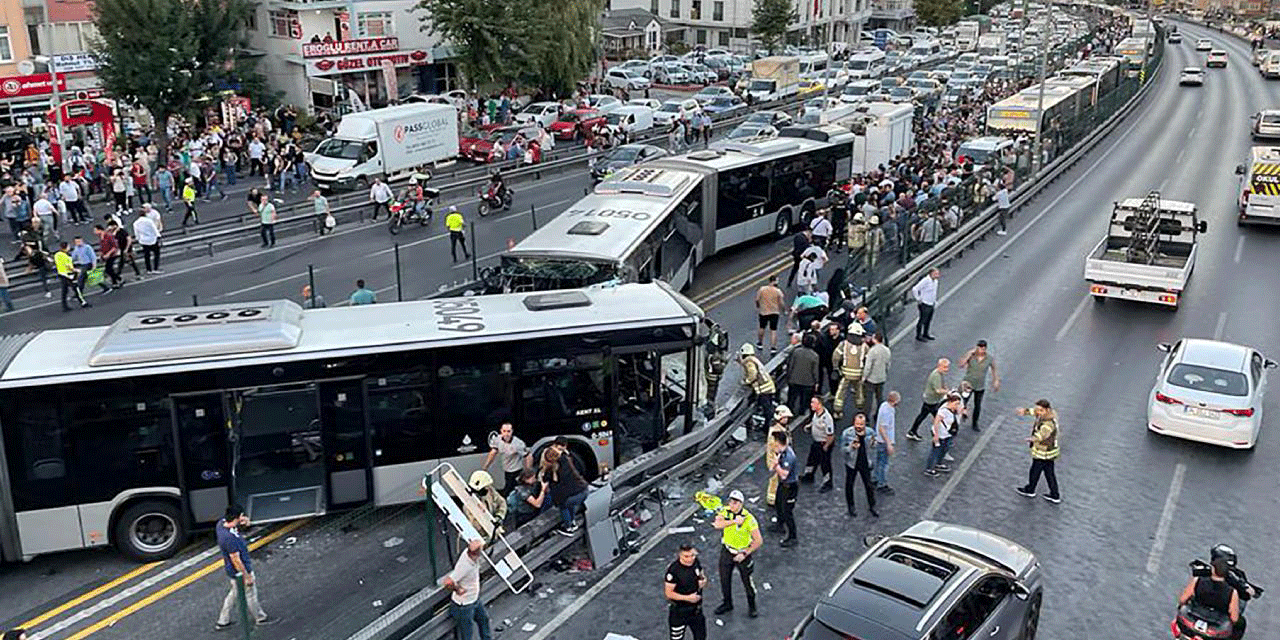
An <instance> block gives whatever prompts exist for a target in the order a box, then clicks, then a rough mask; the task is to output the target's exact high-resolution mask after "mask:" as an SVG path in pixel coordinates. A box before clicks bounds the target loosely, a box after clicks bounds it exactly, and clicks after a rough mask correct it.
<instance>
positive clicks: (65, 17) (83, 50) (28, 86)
mask: <svg viewBox="0 0 1280 640" xmlns="http://www.w3.org/2000/svg"><path fill="white" fill-rule="evenodd" d="M91 9H92V7H91V5H89V4H88V3H87V2H61V1H59V0H0V125H3V126H20V127H32V126H35V125H38V124H39V123H41V122H43V120H44V116H45V115H46V114H47V113H48V112H49V110H50V108H51V106H52V104H53V97H54V95H53V94H54V86H53V75H54V74H53V73H52V71H54V70H56V72H57V78H58V87H57V88H58V92H59V99H61V100H64V101H65V100H69V99H75V98H81V99H85V98H96V97H99V96H101V95H102V89H101V83H100V82H99V81H98V77H97V74H96V69H97V62H96V61H95V60H94V59H93V56H91V55H89V41H90V39H91V38H92V37H93V34H94V27H93V23H92V21H91V13H90V12H91Z"/></svg>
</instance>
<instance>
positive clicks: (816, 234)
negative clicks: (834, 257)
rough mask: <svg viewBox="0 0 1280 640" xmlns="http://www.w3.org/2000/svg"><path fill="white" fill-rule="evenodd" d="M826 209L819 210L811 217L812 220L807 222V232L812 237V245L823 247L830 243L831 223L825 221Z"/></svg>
mask: <svg viewBox="0 0 1280 640" xmlns="http://www.w3.org/2000/svg"><path fill="white" fill-rule="evenodd" d="M827 217H828V214H827V210H826V209H819V210H818V212H817V213H816V214H815V215H814V216H813V220H810V221H809V232H810V234H811V235H812V237H813V244H816V245H818V246H819V247H823V248H824V249H825V248H826V247H828V246H829V243H830V241H831V232H832V228H831V221H830V220H828V219H827Z"/></svg>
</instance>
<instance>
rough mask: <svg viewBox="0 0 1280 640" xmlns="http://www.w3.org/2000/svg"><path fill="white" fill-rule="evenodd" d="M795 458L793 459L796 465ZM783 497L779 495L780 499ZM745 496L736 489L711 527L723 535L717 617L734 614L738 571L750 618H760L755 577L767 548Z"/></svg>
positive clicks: (719, 511) (721, 536) (721, 537)
mask: <svg viewBox="0 0 1280 640" xmlns="http://www.w3.org/2000/svg"><path fill="white" fill-rule="evenodd" d="M794 459H795V456H794V455H793V456H792V461H793V462H794ZM781 497H782V496H781V495H779V498H781ZM743 501H744V499H743V495H742V492H741V491H739V490H737V489H734V490H733V491H730V492H729V501H728V502H727V503H726V504H725V505H724V506H723V507H721V508H720V510H718V511H716V518H715V520H714V521H713V522H712V523H711V526H713V527H715V528H716V529H718V530H719V531H720V532H721V533H720V542H721V545H720V596H721V601H720V606H718V607H716V610H715V614H716V615H718V616H720V615H724V614H726V613H729V612H730V611H733V584H732V580H733V570H734V569H735V568H736V569H737V570H738V577H740V578H742V590H743V592H744V593H746V595H747V615H748V616H750V617H752V618H755V617H757V616H759V615H760V613H759V611H758V610H757V609H756V587H755V584H754V583H753V582H752V581H751V573H752V572H753V571H755V552H756V550H757V549H759V548H760V545H762V544H764V539H763V538H761V537H760V524H759V523H758V522H756V517H755V516H754V515H751V512H750V511H747V508H746V506H744V505H743Z"/></svg>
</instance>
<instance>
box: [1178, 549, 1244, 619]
mask: <svg viewBox="0 0 1280 640" xmlns="http://www.w3.org/2000/svg"><path fill="white" fill-rule="evenodd" d="M1209 566H1210V567H1211V568H1212V571H1211V573H1210V574H1209V575H1208V576H1194V575H1193V576H1192V577H1191V581H1190V582H1188V583H1187V586H1186V587H1184V588H1183V589H1182V595H1180V596H1178V606H1179V607H1181V606H1183V605H1185V604H1187V603H1189V602H1191V601H1192V600H1193V599H1194V600H1195V602H1196V603H1197V604H1199V605H1201V606H1203V607H1208V608H1210V609H1213V610H1214V611H1217V612H1218V613H1222V614H1226V615H1227V616H1228V617H1229V618H1231V625H1232V629H1233V631H1234V632H1233V633H1232V637H1234V638H1240V637H1241V636H1242V635H1243V630H1242V628H1241V627H1242V626H1243V625H1241V624H1239V623H1240V595H1239V594H1238V593H1237V592H1236V590H1235V589H1234V588H1233V587H1232V586H1231V585H1230V584H1227V573H1228V570H1229V569H1230V568H1231V566H1230V565H1229V564H1228V561H1227V558H1225V557H1222V556H1219V557H1217V558H1214V559H1213V560H1212V561H1211V562H1210V563H1209Z"/></svg>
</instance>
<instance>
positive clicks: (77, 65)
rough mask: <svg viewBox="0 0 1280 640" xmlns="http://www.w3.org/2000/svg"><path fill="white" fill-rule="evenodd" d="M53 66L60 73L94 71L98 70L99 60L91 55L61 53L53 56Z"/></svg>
mask: <svg viewBox="0 0 1280 640" xmlns="http://www.w3.org/2000/svg"><path fill="white" fill-rule="evenodd" d="M53 64H54V65H55V66H56V67H57V68H58V73H74V72H76V71H93V70H94V69H97V68H98V59H97V58H95V57H93V54H91V53H60V54H58V55H55V56H53Z"/></svg>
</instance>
